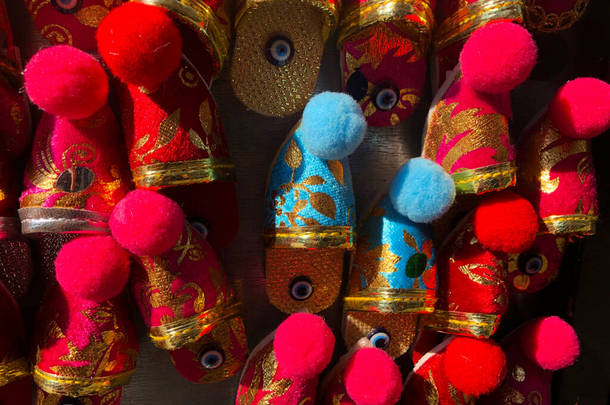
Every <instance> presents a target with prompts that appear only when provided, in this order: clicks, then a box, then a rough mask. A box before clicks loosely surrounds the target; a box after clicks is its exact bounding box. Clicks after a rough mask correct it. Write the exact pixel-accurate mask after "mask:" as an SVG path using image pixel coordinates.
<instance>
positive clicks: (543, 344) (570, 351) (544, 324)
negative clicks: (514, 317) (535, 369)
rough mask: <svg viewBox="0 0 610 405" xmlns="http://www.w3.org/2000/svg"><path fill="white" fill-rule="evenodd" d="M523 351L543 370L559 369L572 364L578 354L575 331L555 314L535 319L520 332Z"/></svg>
mask: <svg viewBox="0 0 610 405" xmlns="http://www.w3.org/2000/svg"><path fill="white" fill-rule="evenodd" d="M520 338H521V348H522V350H523V353H524V354H525V355H526V356H527V357H528V358H529V359H530V360H532V361H533V362H534V363H536V364H538V365H539V366H540V367H542V368H543V369H545V370H559V369H562V368H564V367H568V366H571V365H572V364H574V362H575V361H576V359H577V358H578V355H579V354H580V344H579V342H578V336H577V335H576V332H575V331H574V329H573V328H572V326H570V324H569V323H567V322H566V321H564V320H563V319H561V318H559V317H557V316H549V317H547V318H540V319H536V320H535V321H532V322H530V323H529V324H528V325H526V326H525V327H524V330H523V331H522V332H521V335H520Z"/></svg>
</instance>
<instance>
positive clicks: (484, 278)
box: [458, 263, 504, 286]
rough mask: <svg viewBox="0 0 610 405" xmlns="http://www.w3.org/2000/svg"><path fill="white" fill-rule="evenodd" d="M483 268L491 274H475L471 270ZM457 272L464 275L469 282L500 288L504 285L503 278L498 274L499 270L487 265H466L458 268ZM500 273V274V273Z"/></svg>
mask: <svg viewBox="0 0 610 405" xmlns="http://www.w3.org/2000/svg"><path fill="white" fill-rule="evenodd" d="M478 268H484V269H487V270H489V271H490V272H491V274H476V273H474V272H473V271H472V270H474V269H478ZM458 270H459V271H460V272H461V273H462V274H464V275H466V276H467V277H468V278H469V279H470V280H472V281H474V282H475V283H477V284H481V285H485V286H487V285H493V286H502V285H503V284H504V278H503V277H501V274H498V273H499V271H498V270H499V269H498V268H497V267H495V266H491V265H488V264H480V263H468V264H464V265H462V266H458ZM500 273H501V272H500Z"/></svg>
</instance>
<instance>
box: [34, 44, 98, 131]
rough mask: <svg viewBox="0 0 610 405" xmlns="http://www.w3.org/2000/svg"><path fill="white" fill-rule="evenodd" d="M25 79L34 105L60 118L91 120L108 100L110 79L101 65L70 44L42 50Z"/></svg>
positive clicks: (36, 55) (37, 54)
mask: <svg viewBox="0 0 610 405" xmlns="http://www.w3.org/2000/svg"><path fill="white" fill-rule="evenodd" d="M24 79H25V89H26V91H27V93H28V96H29V97H30V99H31V100H32V102H34V104H36V105H37V106H38V107H40V108H41V109H42V110H44V111H46V112H48V113H49V114H52V115H57V116H60V117H65V118H69V119H81V118H87V117H89V116H91V115H93V113H95V112H96V111H97V110H99V109H100V108H102V107H103V106H104V104H106V100H107V98H108V78H107V77H106V72H104V69H103V68H102V66H101V65H100V64H99V62H98V61H97V60H95V58H93V57H92V56H91V55H88V54H86V53H85V52H83V51H81V50H79V49H76V48H73V47H71V46H67V45H59V46H52V47H50V48H46V49H42V50H40V51H38V53H36V54H35V55H34V56H33V57H32V59H30V61H29V63H28V64H27V66H26V67H25V72H24Z"/></svg>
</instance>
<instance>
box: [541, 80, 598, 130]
mask: <svg viewBox="0 0 610 405" xmlns="http://www.w3.org/2000/svg"><path fill="white" fill-rule="evenodd" d="M548 114H549V117H550V119H551V121H552V122H553V124H554V125H555V127H557V129H558V130H559V132H561V133H562V134H563V135H566V136H569V137H572V138H584V139H590V138H593V137H595V136H597V135H599V134H601V133H602V132H605V131H607V130H608V128H610V84H608V83H606V82H603V81H601V80H598V79H594V78H591V77H581V78H578V79H575V80H572V81H569V82H567V83H566V84H564V85H563V86H562V87H561V88H560V89H559V91H558V92H557V94H556V95H555V97H554V98H553V100H552V101H551V103H550V104H549V111H548Z"/></svg>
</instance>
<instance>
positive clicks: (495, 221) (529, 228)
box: [472, 191, 538, 253]
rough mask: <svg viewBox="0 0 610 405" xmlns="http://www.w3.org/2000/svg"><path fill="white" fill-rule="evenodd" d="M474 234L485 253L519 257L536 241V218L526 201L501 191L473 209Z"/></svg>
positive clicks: (510, 192)
mask: <svg viewBox="0 0 610 405" xmlns="http://www.w3.org/2000/svg"><path fill="white" fill-rule="evenodd" d="M472 224H473V228H474V233H475V235H476V237H477V238H478V239H479V241H480V242H481V244H482V245H483V246H484V247H486V248H487V249H490V250H494V251H501V252H505V253H520V252H524V251H526V250H527V249H529V248H530V247H531V246H532V245H533V244H534V241H535V240H536V233H537V231H538V215H537V214H536V211H535V210H534V207H532V205H531V204H530V203H529V201H527V200H526V199H525V198H523V197H521V196H519V195H517V194H515V193H513V192H512V191H503V192H501V193H496V194H492V195H490V196H489V197H486V198H485V199H484V200H483V201H482V202H481V203H480V204H479V205H478V206H477V208H476V209H475V211H474V216H473V219H472Z"/></svg>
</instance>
